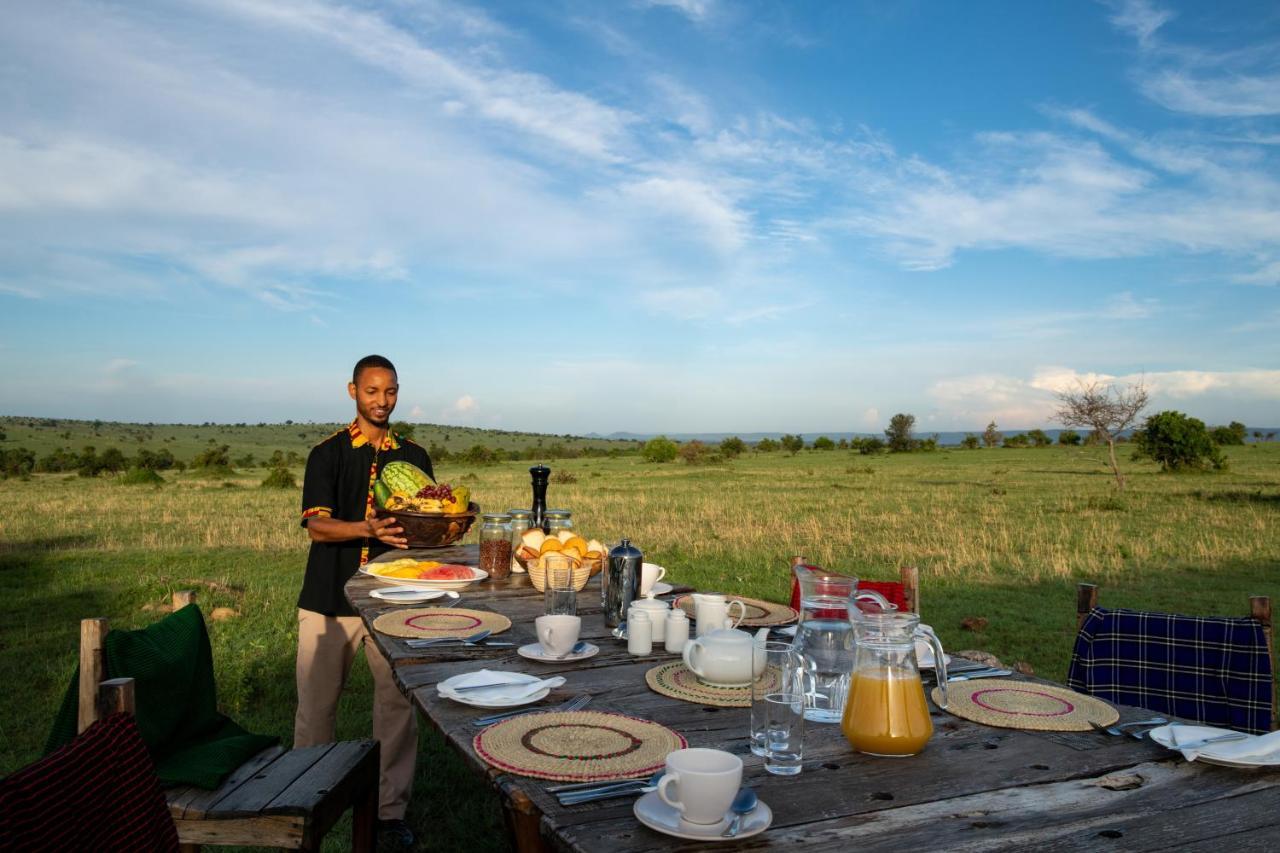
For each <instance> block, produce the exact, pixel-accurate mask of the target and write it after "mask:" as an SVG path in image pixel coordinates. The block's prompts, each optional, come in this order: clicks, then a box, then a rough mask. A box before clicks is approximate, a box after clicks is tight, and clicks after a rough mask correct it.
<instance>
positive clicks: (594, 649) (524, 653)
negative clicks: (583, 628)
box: [516, 643, 600, 663]
mask: <svg viewBox="0 0 1280 853" xmlns="http://www.w3.org/2000/svg"><path fill="white" fill-rule="evenodd" d="M516 654H518V655H520V657H522V658H528V659H529V660H536V661H538V662H540V663H572V662H574V661H576V660H586V659H587V658H593V657H595V656H596V655H598V654H600V647H599V646H593V645H592V644H591V643H587V647H586V648H585V649H583V650H582V651H580V652H578V653H577V654H576V655H565V656H564V657H562V658H558V657H553V656H552V655H549V654H547V653H546V652H544V651H543V650H542V643H530V644H529V645H527V646H521V647H520V648H518V649H516Z"/></svg>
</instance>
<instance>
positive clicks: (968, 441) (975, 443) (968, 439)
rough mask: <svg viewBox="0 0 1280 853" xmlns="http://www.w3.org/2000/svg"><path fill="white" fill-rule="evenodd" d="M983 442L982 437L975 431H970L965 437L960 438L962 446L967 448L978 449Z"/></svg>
mask: <svg viewBox="0 0 1280 853" xmlns="http://www.w3.org/2000/svg"><path fill="white" fill-rule="evenodd" d="M981 444H982V439H980V438H978V437H977V436H976V435H974V434H973V433H968V434H966V435H965V437H964V438H962V439H960V446H961V447H963V448H964V449H965V450H977V449H978V447H979V445H981Z"/></svg>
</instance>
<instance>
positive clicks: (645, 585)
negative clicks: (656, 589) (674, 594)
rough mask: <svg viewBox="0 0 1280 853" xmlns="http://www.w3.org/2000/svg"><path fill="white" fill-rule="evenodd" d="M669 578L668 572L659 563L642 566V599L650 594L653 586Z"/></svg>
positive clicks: (643, 564) (642, 564)
mask: <svg viewBox="0 0 1280 853" xmlns="http://www.w3.org/2000/svg"><path fill="white" fill-rule="evenodd" d="M666 576H667V570H666V569H664V568H663V567H662V566H659V565H658V564H657V563H641V564H640V597H641V598H643V597H644V596H646V595H648V594H649V590H651V589H653V585H654V584H655V583H657V582H658V581H660V580H662V579H663V578H665V577H666Z"/></svg>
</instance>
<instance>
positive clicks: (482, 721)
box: [471, 693, 591, 728]
mask: <svg viewBox="0 0 1280 853" xmlns="http://www.w3.org/2000/svg"><path fill="white" fill-rule="evenodd" d="M590 702H591V697H590V696H589V695H588V694H586V693H579V694H578V695H577V696H574V697H573V698H572V699H570V700H569V701H568V702H565V703H564V704H562V705H558V706H556V707H555V708H522V709H520V710H519V711H507V712H505V713H502V714H490V715H489V716H487V717H480V718H478V719H475V720H472V721H471V725H473V726H475V727H476V728H484V727H485V726H490V725H493V724H494V723H497V722H500V721H502V720H509V719H511V718H512V717H523V716H524V715H525V714H545V713H547V712H549V711H581V710H582V709H583V708H585V707H587V704H588V703H590Z"/></svg>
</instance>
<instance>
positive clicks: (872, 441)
mask: <svg viewBox="0 0 1280 853" xmlns="http://www.w3.org/2000/svg"><path fill="white" fill-rule="evenodd" d="M849 444H850V446H856V447H857V448H858V452H859V453H861V454H862V455H863V456H871V455H872V454H875V453H881V452H883V451H884V448H885V443H884V442H883V441H881V440H880V439H878V438H876V437H875V436H874V435H873V436H870V437H868V438H855V439H854V440H853V441H851V442H849Z"/></svg>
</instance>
